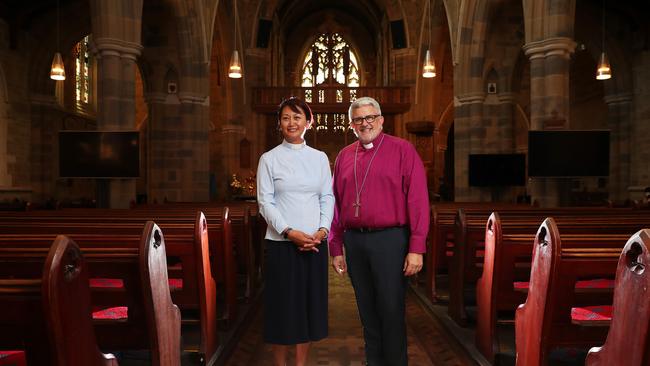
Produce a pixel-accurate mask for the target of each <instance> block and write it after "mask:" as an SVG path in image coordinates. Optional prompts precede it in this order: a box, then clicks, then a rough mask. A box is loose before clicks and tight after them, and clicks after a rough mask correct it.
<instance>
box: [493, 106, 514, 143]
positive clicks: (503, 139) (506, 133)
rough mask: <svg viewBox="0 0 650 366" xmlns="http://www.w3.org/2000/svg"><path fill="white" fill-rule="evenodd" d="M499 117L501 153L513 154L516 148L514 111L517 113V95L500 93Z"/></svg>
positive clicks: (498, 136) (498, 137)
mask: <svg viewBox="0 0 650 366" xmlns="http://www.w3.org/2000/svg"><path fill="white" fill-rule="evenodd" d="M497 98H498V99H499V117H498V122H497V126H498V131H499V132H498V135H497V139H498V142H499V151H500V152H502V153H512V152H513V149H514V148H515V136H514V111H515V104H514V101H515V94H514V93H499V94H498V95H497Z"/></svg>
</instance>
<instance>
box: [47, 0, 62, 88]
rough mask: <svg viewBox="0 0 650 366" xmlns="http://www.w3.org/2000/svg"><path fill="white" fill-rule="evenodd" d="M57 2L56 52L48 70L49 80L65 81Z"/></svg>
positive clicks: (57, 5) (57, 2) (57, 4)
mask: <svg viewBox="0 0 650 366" xmlns="http://www.w3.org/2000/svg"><path fill="white" fill-rule="evenodd" d="M59 27H60V25H59V0H57V1H56V48H57V51H56V52H55V53H54V58H53V59H52V67H51V68H50V79H52V80H65V65H64V64H63V58H62V57H61V53H60V52H59V51H58V50H59V46H60V43H59Z"/></svg>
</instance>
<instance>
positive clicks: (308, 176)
mask: <svg viewBox="0 0 650 366" xmlns="http://www.w3.org/2000/svg"><path fill="white" fill-rule="evenodd" d="M257 203H258V205H259V207H260V213H261V214H262V216H264V219H265V220H266V222H267V224H268V227H267V229H266V236H265V238H266V239H270V240H276V241H286V240H287V239H284V238H283V237H282V235H281V234H280V233H282V232H283V231H284V230H285V229H286V228H288V227H291V228H292V229H294V230H300V231H302V232H304V233H306V234H307V235H311V234H313V233H315V232H316V231H317V230H318V228H320V227H324V228H326V229H327V230H329V228H330V224H331V223H332V215H333V213H334V195H333V194H332V173H331V171H330V165H329V160H328V159H327V155H325V153H324V152H322V151H319V150H316V149H313V148H311V147H309V146H307V144H305V143H304V142H303V143H301V144H291V143H288V142H287V141H282V143H281V144H280V145H278V146H276V147H275V148H273V149H272V150H271V151H268V152H266V153H264V154H263V155H262V157H261V158H260V162H259V165H258V167H257Z"/></svg>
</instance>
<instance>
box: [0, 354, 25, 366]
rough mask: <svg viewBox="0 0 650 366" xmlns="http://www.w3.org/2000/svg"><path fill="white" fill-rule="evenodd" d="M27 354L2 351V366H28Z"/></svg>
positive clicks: (0, 359)
mask: <svg viewBox="0 0 650 366" xmlns="http://www.w3.org/2000/svg"><path fill="white" fill-rule="evenodd" d="M26 365H27V361H26V360H25V352H23V351H0V366H26Z"/></svg>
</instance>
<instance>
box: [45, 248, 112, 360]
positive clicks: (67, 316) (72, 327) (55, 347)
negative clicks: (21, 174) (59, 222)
mask: <svg viewBox="0 0 650 366" xmlns="http://www.w3.org/2000/svg"><path fill="white" fill-rule="evenodd" d="M41 292H42V302H43V310H44V313H45V315H44V318H45V321H46V323H47V330H48V335H49V343H50V344H51V345H52V347H51V350H52V354H53V356H52V359H53V360H55V362H54V363H55V364H57V365H61V366H63V365H66V366H117V364H118V363H117V360H115V357H114V356H113V355H111V354H103V353H101V352H100V351H99V348H98V347H97V339H96V337H95V330H94V329H93V324H92V316H91V311H92V310H91V309H92V308H91V302H90V288H89V286H88V267H87V265H86V263H85V261H84V258H83V256H82V255H81V251H80V250H79V247H78V246H77V245H76V244H75V243H74V242H73V241H72V240H70V239H69V238H67V237H65V236H58V237H57V238H56V239H55V240H54V244H53V245H52V248H51V249H50V252H49V254H48V255H47V259H46V260H45V267H44V268H43V281H42V289H41Z"/></svg>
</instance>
